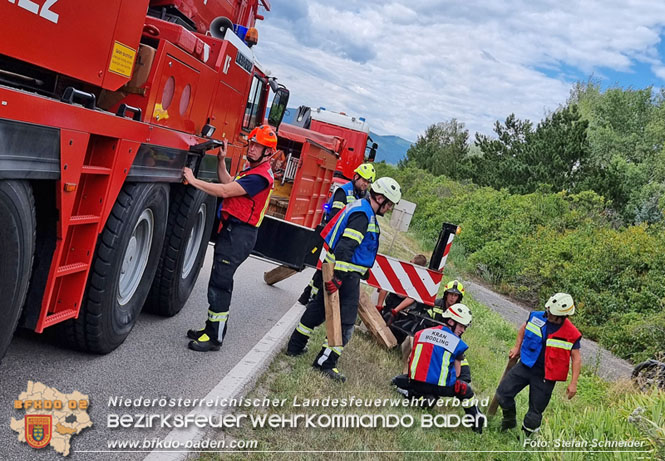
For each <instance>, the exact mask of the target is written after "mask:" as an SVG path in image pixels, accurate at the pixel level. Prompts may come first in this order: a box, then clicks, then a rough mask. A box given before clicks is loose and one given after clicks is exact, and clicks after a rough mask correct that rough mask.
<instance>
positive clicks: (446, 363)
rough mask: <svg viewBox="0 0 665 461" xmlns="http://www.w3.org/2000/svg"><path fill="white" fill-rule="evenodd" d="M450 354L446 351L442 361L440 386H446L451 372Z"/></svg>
mask: <svg viewBox="0 0 665 461" xmlns="http://www.w3.org/2000/svg"><path fill="white" fill-rule="evenodd" d="M449 365H450V352H448V351H446V352H445V353H444V354H443V358H442V359H441V374H440V375H439V386H445V385H446V380H447V379H448V371H450V366H449Z"/></svg>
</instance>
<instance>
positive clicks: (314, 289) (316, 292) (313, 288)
mask: <svg viewBox="0 0 665 461" xmlns="http://www.w3.org/2000/svg"><path fill="white" fill-rule="evenodd" d="M311 293H312V296H316V295H317V294H318V293H319V289H318V288H317V287H315V286H313V287H312V291H311Z"/></svg>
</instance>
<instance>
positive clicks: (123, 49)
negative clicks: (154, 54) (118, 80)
mask: <svg viewBox="0 0 665 461" xmlns="http://www.w3.org/2000/svg"><path fill="white" fill-rule="evenodd" d="M135 57H136V50H134V49H132V48H130V47H128V46H126V45H123V44H122V43H120V42H115V44H114V45H113V53H112V54H111V63H110V64H109V70H110V71H111V72H113V73H114V74H118V75H123V76H125V77H131V76H132V69H133V68H134V58H135Z"/></svg>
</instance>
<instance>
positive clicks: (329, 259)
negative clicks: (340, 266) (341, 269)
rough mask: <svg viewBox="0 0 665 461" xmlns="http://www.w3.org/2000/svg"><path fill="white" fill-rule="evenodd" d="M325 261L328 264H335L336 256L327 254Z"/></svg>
mask: <svg viewBox="0 0 665 461" xmlns="http://www.w3.org/2000/svg"><path fill="white" fill-rule="evenodd" d="M324 259H325V261H326V262H327V263H333V264H335V255H334V254H332V253H326V257H325V258H324Z"/></svg>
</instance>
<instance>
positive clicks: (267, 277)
mask: <svg viewBox="0 0 665 461" xmlns="http://www.w3.org/2000/svg"><path fill="white" fill-rule="evenodd" d="M296 272H298V271H297V270H295V269H291V268H290V267H286V266H277V267H275V268H274V269H273V270H270V271H268V272H264V273H263V280H264V281H265V282H266V283H267V284H268V285H274V284H275V283H277V282H281V281H282V280H284V279H286V278H289V277H291V276H292V275H293V274H295V273H296Z"/></svg>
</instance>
